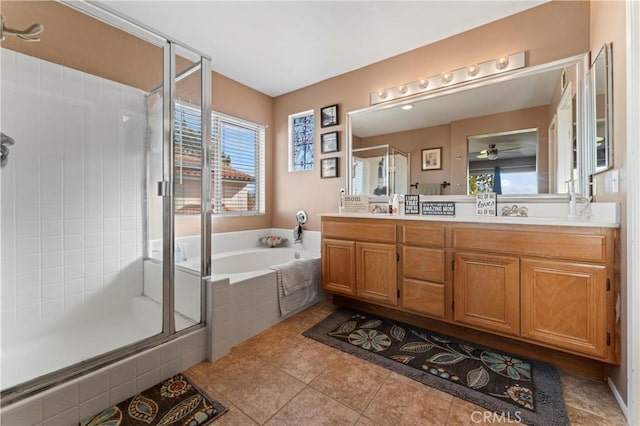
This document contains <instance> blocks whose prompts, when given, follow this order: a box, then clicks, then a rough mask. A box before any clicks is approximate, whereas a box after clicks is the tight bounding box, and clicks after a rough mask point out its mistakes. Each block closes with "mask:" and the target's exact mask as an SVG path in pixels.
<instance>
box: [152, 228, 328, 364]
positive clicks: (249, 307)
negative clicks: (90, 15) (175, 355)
mask: <svg viewBox="0 0 640 426" xmlns="http://www.w3.org/2000/svg"><path fill="white" fill-rule="evenodd" d="M290 234H291V230H288V229H279V228H272V229H259V230H250V231H240V232H228V233H219V234H213V235H212V253H213V255H212V256H211V275H210V276H209V277H206V281H205V283H206V284H205V285H206V286H207V293H206V294H207V300H206V304H207V317H206V321H207V330H208V333H209V344H208V345H207V350H208V352H207V358H208V359H209V360H211V361H214V360H216V359H218V358H220V357H222V356H224V355H226V354H227V353H228V352H229V350H230V349H231V347H233V346H235V345H237V344H238V343H241V342H243V341H244V340H246V339H248V338H250V337H252V336H254V335H256V334H258V333H260V332H262V331H264V330H266V329H267V328H269V327H271V326H273V325H275V324H277V323H279V322H280V321H282V320H284V319H286V317H285V318H283V317H281V316H280V310H279V303H278V289H277V284H276V272H275V271H274V270H273V269H270V268H271V267H272V266H276V265H279V264H283V263H287V262H290V261H293V260H296V259H308V258H317V259H319V258H320V232H317V231H305V232H304V233H303V243H302V244H291V241H288V242H287V243H286V245H285V246H284V247H282V246H281V247H275V248H267V247H264V246H261V245H259V243H258V240H259V239H260V238H261V237H263V236H265V235H277V236H279V237H283V238H288V239H289V240H290V239H291V235H290ZM152 244H153V243H152ZM177 244H179V245H180V246H181V248H182V250H183V251H184V253H185V254H186V258H187V259H186V260H184V261H181V262H177V263H176V270H175V281H176V299H175V309H176V312H178V313H179V314H180V315H182V316H183V317H184V318H186V319H187V320H189V319H191V320H193V321H195V322H198V321H199V318H200V289H201V286H202V280H201V279H200V273H199V272H198V271H199V269H200V257H199V253H200V239H199V237H183V238H176V245H177ZM156 252H158V251H157V250H156ZM161 272H162V271H161V265H160V264H159V263H153V262H146V263H145V291H144V294H145V295H146V296H147V297H149V298H151V299H153V300H160V299H158V298H159V297H161V294H162V290H161V286H160V284H161V280H160V279H159V278H160V277H161ZM147 279H148V280H147ZM318 290H319V289H318ZM324 297H326V294H325V293H323V292H322V291H320V290H319V291H318V293H317V295H316V296H315V297H313V298H309V299H307V300H305V303H304V305H302V306H300V307H299V308H298V309H296V310H295V311H294V312H291V313H290V314H288V315H287V317H289V316H291V315H295V313H297V312H299V311H301V310H303V309H305V308H307V307H309V306H311V305H312V304H315V303H317V302H318V301H320V300H321V299H322V298H324Z"/></svg>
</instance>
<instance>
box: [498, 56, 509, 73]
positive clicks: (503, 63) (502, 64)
mask: <svg viewBox="0 0 640 426" xmlns="http://www.w3.org/2000/svg"><path fill="white" fill-rule="evenodd" d="M507 65H509V57H508V56H500V57H499V58H498V59H496V68H498V69H499V70H502V69H505V68H506V67H507Z"/></svg>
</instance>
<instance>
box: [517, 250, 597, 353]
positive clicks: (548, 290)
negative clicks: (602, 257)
mask: <svg viewBox="0 0 640 426" xmlns="http://www.w3.org/2000/svg"><path fill="white" fill-rule="evenodd" d="M606 279H607V277H606V269H605V266H604V265H591V264H580V263H571V262H559V261H552V260H537V259H535V260H534V259H522V337H525V338H527V339H529V340H532V341H536V342H541V343H545V344H550V345H553V346H555V347H558V348H564V349H568V350H571V351H576V352H579V353H584V354H587V355H592V356H593V355H595V356H601V357H604V356H605V354H606V344H607V343H606V342H607V311H606V300H607V294H606V292H607V288H606Z"/></svg>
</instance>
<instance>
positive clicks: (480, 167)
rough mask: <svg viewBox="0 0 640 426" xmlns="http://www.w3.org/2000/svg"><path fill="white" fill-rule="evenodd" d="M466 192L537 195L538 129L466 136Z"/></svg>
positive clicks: (473, 193) (472, 193)
mask: <svg viewBox="0 0 640 426" xmlns="http://www.w3.org/2000/svg"><path fill="white" fill-rule="evenodd" d="M467 144H468V158H469V178H468V185H467V194H468V195H475V194H477V193H480V192H495V193H498V194H507V195H516V194H535V193H537V192H538V173H537V169H536V167H537V166H536V162H537V157H536V155H537V145H538V129H521V130H514V131H509V132H501V133H495V134H490V135H477V136H469V137H468V138H467Z"/></svg>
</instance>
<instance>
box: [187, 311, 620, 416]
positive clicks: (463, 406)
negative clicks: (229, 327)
mask: <svg viewBox="0 0 640 426" xmlns="http://www.w3.org/2000/svg"><path fill="white" fill-rule="evenodd" d="M334 309H335V308H334V307H333V306H331V304H330V303H328V302H321V303H319V304H316V305H315V306H313V307H311V308H308V309H306V310H305V311H303V312H301V313H299V314H297V315H294V316H292V317H290V318H288V319H287V320H285V321H283V322H281V323H279V324H277V325H275V326H273V327H271V328H269V329H268V330H266V331H264V332H262V333H260V334H258V335H257V336H255V337H253V338H251V339H249V340H247V341H245V342H243V343H241V344H239V345H237V346H235V347H234V348H233V349H232V350H231V352H230V353H229V354H228V355H226V356H224V357H223V358H221V359H219V360H218V361H216V362H214V363H211V362H206V361H205V362H203V363H200V364H198V365H196V366H194V367H192V368H190V369H189V370H187V372H186V374H187V375H188V376H189V377H190V378H191V379H192V380H193V381H194V382H195V383H196V384H197V385H199V386H201V387H202V388H203V389H204V390H205V391H206V392H208V393H209V394H210V395H211V396H212V397H213V398H216V399H217V400H218V401H220V402H221V403H222V404H225V406H227V407H229V412H227V413H226V414H225V415H224V416H223V417H221V418H220V419H219V420H218V421H217V423H216V424H219V425H220V426H222V425H237V424H242V425H248V426H249V425H262V424H266V425H280V424H290V425H303V424H332V425H354V424H355V425H360V426H363V425H380V426H383V425H399V426H400V425H416V424H420V425H431V424H434V425H466V424H468V425H473V424H483V418H485V417H484V416H487V417H488V418H489V419H491V418H492V417H491V416H492V413H490V412H487V411H486V410H484V409H483V408H481V407H478V406H476V405H474V404H471V403H469V402H467V401H464V400H461V399H458V398H454V397H453V396H451V395H449V394H445V393H443V392H440V391H438V390H437V389H434V388H430V387H428V386H425V385H421V384H418V383H417V382H415V381H413V380H411V379H408V378H406V377H404V376H400V375H398V374H395V373H392V372H390V371H389V370H386V369H384V368H382V367H379V366H377V365H375V364H371V363H369V362H367V361H364V360H361V359H360V358H357V357H354V356H352V355H349V354H346V353H344V352H342V351H340V350H338V349H334V348H330V347H328V346H326V345H323V344H322V343H319V342H316V341H314V340H311V339H307V338H306V337H304V336H302V335H301V333H302V332H303V331H305V330H306V329H307V328H309V327H311V326H313V325H315V324H316V323H317V322H319V321H320V320H321V319H323V318H324V317H326V316H327V315H329V314H330V313H331V312H333V310H334ZM561 380H562V386H563V392H564V396H565V401H566V407H567V412H568V414H569V418H570V420H571V423H572V424H576V425H596V424H597V425H621V426H622V425H626V420H625V418H624V416H623V414H622V411H621V410H620V408H619V407H618V406H617V404H616V401H615V398H614V396H613V394H612V393H611V391H610V390H609V387H608V386H607V384H606V383H605V382H599V381H595V380H592V379H588V378H584V377H580V376H576V375H574V374H571V373H566V372H561ZM494 420H495V418H494ZM505 421H506V419H503V422H505ZM486 423H489V421H488V422H485V423H484V424H486ZM512 423H513V422H512Z"/></svg>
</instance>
